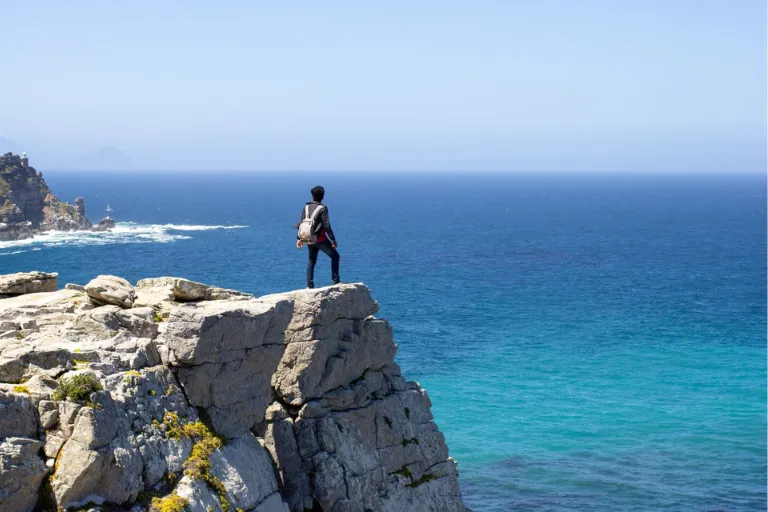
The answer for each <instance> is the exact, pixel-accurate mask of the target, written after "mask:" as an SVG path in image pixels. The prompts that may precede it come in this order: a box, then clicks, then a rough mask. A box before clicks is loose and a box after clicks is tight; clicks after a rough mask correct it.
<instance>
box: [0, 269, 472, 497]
mask: <svg viewBox="0 0 768 512" xmlns="http://www.w3.org/2000/svg"><path fill="white" fill-rule="evenodd" d="M32 283H38V284H32ZM56 285H57V283H56V274H45V273H42V272H33V273H29V274H23V275H12V276H0V293H2V294H4V295H14V296H13V297H9V298H4V299H0V510H2V511H4V512H6V511H7V512H31V511H32V510H35V509H37V510H56V509H57V507H58V508H61V509H64V510H74V509H79V508H81V507H86V508H85V510H89V509H90V510H103V511H104V512H107V511H110V512H114V511H125V512H128V511H131V512H145V511H150V510H151V511H155V512H166V511H167V510H177V509H179V508H183V510H185V511H187V512H211V511H213V512H235V511H237V510H242V511H257V512H287V511H291V512H302V511H331V512H352V511H359V512H363V511H387V512H407V511H414V512H422V511H440V512H444V511H447V512H451V511H457V512H461V511H464V510H465V507H464V505H463V502H462V498H461V492H460V490H459V484H458V472H457V469H456V463H455V462H454V461H453V459H451V458H450V457H449V456H448V448H447V446H446V443H445V439H444V437H443V435H442V434H441V433H440V431H439V430H438V428H437V425H436V424H435V423H434V421H433V417H432V414H431V412H430V407H431V404H430V401H429V398H428V397H427V394H426V392H425V391H424V390H423V389H421V387H420V386H419V385H418V383H416V382H408V381H406V380H405V379H404V378H403V377H402V375H401V372H400V368H399V367H398V366H397V364H395V362H394V356H395V352H396V349H397V347H396V345H395V343H394V341H393V336H392V328H391V327H390V325H389V323H388V322H387V321H386V320H383V319H380V318H377V317H376V316H374V315H375V313H376V312H377V311H378V304H377V303H376V302H375V301H374V300H373V299H372V298H371V294H370V291H369V290H368V288H366V287H365V286H364V285H362V284H343V285H337V286H332V287H327V288H320V289H315V290H301V291H295V292H289V293H283V294H276V295H269V296H265V297H260V298H256V297H253V296H251V295H248V294H244V293H241V292H237V291H234V290H225V289H222V288H217V287H213V286H209V285H205V284H202V283H196V282H193V281H189V280H186V279H182V278H175V277H161V278H150V279H144V280H141V281H139V282H138V283H137V284H136V286H133V285H131V284H130V283H129V282H127V281H125V280H123V279H120V278H118V277H115V276H99V277H97V278H96V279H94V280H93V281H91V282H90V283H88V284H87V285H85V286H78V285H67V287H66V288H65V289H62V290H58V291H56V290H55V288H56ZM9 290H10V291H9ZM173 507H176V508H173Z"/></svg>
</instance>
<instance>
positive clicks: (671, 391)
mask: <svg viewBox="0 0 768 512" xmlns="http://www.w3.org/2000/svg"><path fill="white" fill-rule="evenodd" d="M45 177H46V180H47V182H48V184H49V186H50V187H51V188H52V189H53V191H54V192H55V193H56V194H57V195H58V196H59V197H60V198H61V199H63V200H69V201H72V200H73V199H74V197H76V196H83V197H84V198H85V201H86V209H87V211H86V213H87V215H88V216H89V217H90V218H91V219H92V220H98V219H99V218H101V217H102V216H103V213H104V212H103V209H104V207H106V205H107V202H109V204H110V205H111V206H112V208H113V209H114V210H115V211H113V212H112V215H113V217H115V218H116V219H117V220H118V227H117V229H116V230H114V231H113V232H112V233H107V234H93V233H51V234H46V235H44V236H41V237H37V238H35V239H32V240H23V241H18V242H7V243H1V244H0V273H9V272H17V271H23V270H32V269H36V270H45V271H58V272H59V273H60V284H61V285H62V286H63V284H64V283H66V282H75V283H80V284H83V283H85V282H87V281H88V280H90V279H91V278H92V277H94V276H96V275H98V274H116V275H120V276H122V277H125V278H127V279H129V280H131V281H134V282H135V281H136V280H138V279H140V278H143V277H152V276H160V275H177V276H184V277H188V278H190V279H194V280H199V281H202V282H206V283H211V284H216V285H218V286H223V287H227V288H236V289H239V290H243V291H247V292H251V293H254V294H256V295H262V294H266V293H272V292H277V291H284V290H288V289H294V288H300V287H303V285H304V281H303V279H304V268H305V263H306V252H305V251H301V252H300V251H297V250H296V249H295V247H294V245H293V244H294V241H295V231H294V230H293V229H292V227H291V226H292V224H294V223H295V222H296V221H297V220H298V217H299V213H300V209H301V206H302V204H303V202H304V201H305V200H307V197H306V196H307V195H308V194H307V193H308V190H309V189H310V188H311V187H312V186H313V185H315V184H317V183H318V182H319V183H322V184H323V185H324V186H325V187H326V189H327V191H328V192H327V197H326V203H327V204H328V205H329V209H330V214H331V219H332V222H333V226H334V230H335V231H336V233H337V236H338V238H339V242H340V247H339V250H340V252H341V255H342V261H341V265H342V279H343V280H344V281H347V282H353V281H363V282H365V283H366V284H367V285H369V286H370V287H371V289H372V291H373V294H374V297H375V298H376V299H377V300H378V301H379V302H380V304H381V312H380V316H383V317H385V318H387V319H388V320H389V321H390V322H391V323H392V324H393V327H394V329H395V337H396V341H397V342H398V345H399V351H398V356H397V361H398V362H399V363H400V365H401V366H402V368H403V371H404V372H405V374H406V376H407V377H408V378H410V379H413V380H418V381H420V382H421V384H422V385H423V386H424V387H425V388H426V389H427V391H428V392H429V394H430V397H431V398H432V402H433V412H434V414H435V417H436V422H437V423H438V425H439V427H440V429H441V430H442V431H443V432H444V433H445V435H446V438H447V441H448V445H449V448H450V451H451V455H452V456H453V457H454V458H456V459H457V460H458V461H459V470H460V473H461V480H460V481H461V486H462V492H463V494H464V497H465V501H466V503H467V505H468V506H470V507H471V508H472V509H473V510H475V511H493V512H497V511H498V512H500V511H509V510H521V511H572V510H585V511H587V510H589V511H593V510H605V511H615V510H623V511H624V510H629V511H656V510H662V509H663V510H671V511H698V510H702V511H704V510H711V511H714V510H727V511H752V510H765V508H766V451H765V450H766V345H765V344H766V212H765V204H766V194H765V190H766V182H765V177H763V176H755V175H751V176H749V175H732V176H715V175H698V176H659V175H656V176H647V175H646V176H643V175H579V176H576V175H536V176H534V175H510V176H500V175H476V176H469V175H452V176H446V175H441V176H429V175H403V174H390V175H387V174H373V175H361V176H355V175H351V174H334V173H329V174H322V173H312V174H300V173H294V174H285V173H283V174H247V173H219V174H213V173H211V174H204V173H195V174H192V173H187V174H171V173H122V174H114V173H52V172H51V173H45ZM317 282H318V284H319V285H321V284H328V283H329V282H330V269H329V263H328V261H327V259H324V258H323V257H322V256H321V259H320V261H319V263H318V269H317Z"/></svg>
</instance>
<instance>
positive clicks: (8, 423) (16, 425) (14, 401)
mask: <svg viewBox="0 0 768 512" xmlns="http://www.w3.org/2000/svg"><path fill="white" fill-rule="evenodd" d="M36 435H37V415H36V414H35V406H34V405H33V404H32V402H31V401H30V400H29V399H28V398H27V397H25V396H22V395H19V394H12V393H7V392H0V441H2V440H3V439H4V438H6V437H35V436H36Z"/></svg>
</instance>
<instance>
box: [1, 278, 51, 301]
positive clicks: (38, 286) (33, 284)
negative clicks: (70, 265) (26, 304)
mask: <svg viewBox="0 0 768 512" xmlns="http://www.w3.org/2000/svg"><path fill="white" fill-rule="evenodd" d="M58 279H59V274H57V273H56V272H53V273H47V272H18V273H16V274H7V275H2V276H0V295H6V296H16V295H25V294H28V293H39V292H53V291H56V288H57V286H58Z"/></svg>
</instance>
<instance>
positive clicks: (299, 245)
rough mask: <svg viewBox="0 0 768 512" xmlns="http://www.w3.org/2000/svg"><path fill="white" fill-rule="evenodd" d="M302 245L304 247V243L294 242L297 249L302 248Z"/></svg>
mask: <svg viewBox="0 0 768 512" xmlns="http://www.w3.org/2000/svg"><path fill="white" fill-rule="evenodd" d="M303 245H304V242H302V241H301V240H296V248H297V249H301V247H302V246H303Z"/></svg>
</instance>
